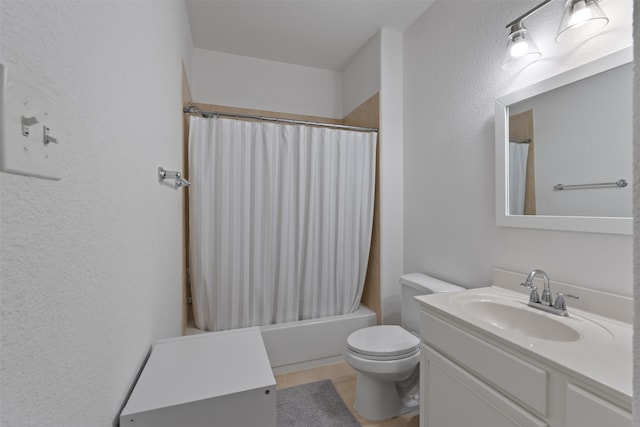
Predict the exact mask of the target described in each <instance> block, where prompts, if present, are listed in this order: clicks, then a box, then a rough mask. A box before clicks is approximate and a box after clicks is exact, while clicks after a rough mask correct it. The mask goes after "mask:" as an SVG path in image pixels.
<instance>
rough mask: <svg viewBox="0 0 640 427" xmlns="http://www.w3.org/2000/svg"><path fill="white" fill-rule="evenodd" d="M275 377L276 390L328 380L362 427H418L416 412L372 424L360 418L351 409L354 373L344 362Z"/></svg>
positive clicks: (353, 398)
mask: <svg viewBox="0 0 640 427" xmlns="http://www.w3.org/2000/svg"><path fill="white" fill-rule="evenodd" d="M275 377H276V383H277V387H278V389H281V388H287V387H292V386H295V385H300V384H305V383H311V382H314V381H320V380H325V379H330V380H331V381H332V382H333V385H334V386H335V387H336V389H337V390H338V393H339V394H340V397H342V400H343V401H344V403H345V404H346V405H347V407H349V409H350V410H351V412H352V413H353V415H355V417H356V418H357V419H358V421H359V422H360V424H362V427H418V425H419V419H418V411H415V412H410V413H408V414H405V415H401V416H399V417H396V418H392V419H390V420H387V421H381V422H372V421H368V420H365V419H363V418H362V417H360V415H358V413H357V412H356V411H355V410H354V409H353V402H354V401H355V393H356V371H355V370H354V369H353V368H351V366H349V365H348V364H347V363H346V362H340V363H335V364H331V365H323V366H319V367H317V368H311V369H305V370H302V371H295V372H288V373H286V374H279V375H276V376H275Z"/></svg>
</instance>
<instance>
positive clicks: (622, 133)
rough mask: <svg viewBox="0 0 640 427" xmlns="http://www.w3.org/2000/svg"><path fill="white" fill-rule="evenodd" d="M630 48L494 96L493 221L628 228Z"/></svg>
mask: <svg viewBox="0 0 640 427" xmlns="http://www.w3.org/2000/svg"><path fill="white" fill-rule="evenodd" d="M632 61H633V53H632V49H631V48H628V49H624V50H621V51H619V52H616V53H614V54H611V55H609V56H606V57H604V58H601V59H599V60H597V61H593V62H591V63H589V64H586V65H583V66H581V67H578V68H575V69H572V70H569V71H567V72H565V73H562V74H560V75H557V76H554V77H552V78H550V79H547V80H544V81H541V82H539V83H536V84H535V85H532V86H529V87H526V88H524V89H521V90H519V91H517V92H514V93H511V94H509V95H506V96H503V97H501V98H499V99H497V100H496V223H497V225H499V226H510V227H525V228H543V229H553V230H569V231H586V232H599V233H615V234H631V233H632V220H631V216H632V194H633V191H632V183H633V179H632V127H633V119H632V102H633V101H632V92H633V91H632V87H633V84H632V78H633V70H632Z"/></svg>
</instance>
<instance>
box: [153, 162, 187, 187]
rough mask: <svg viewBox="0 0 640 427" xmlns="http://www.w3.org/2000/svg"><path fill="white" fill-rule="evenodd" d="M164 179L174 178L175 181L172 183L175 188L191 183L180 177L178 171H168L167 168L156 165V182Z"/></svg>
mask: <svg viewBox="0 0 640 427" xmlns="http://www.w3.org/2000/svg"><path fill="white" fill-rule="evenodd" d="M165 179H173V180H175V183H174V186H175V188H180V187H188V186H190V185H191V183H190V182H189V181H187V180H186V179H184V178H183V177H182V174H181V173H180V172H178V171H168V170H165V169H164V168H163V167H162V166H158V182H162V181H164V180H165Z"/></svg>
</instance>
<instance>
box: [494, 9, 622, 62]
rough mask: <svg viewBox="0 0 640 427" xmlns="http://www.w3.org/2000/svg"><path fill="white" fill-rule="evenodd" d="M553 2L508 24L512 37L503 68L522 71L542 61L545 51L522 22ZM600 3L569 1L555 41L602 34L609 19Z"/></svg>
mask: <svg viewBox="0 0 640 427" xmlns="http://www.w3.org/2000/svg"><path fill="white" fill-rule="evenodd" d="M551 1H552V0H544V1H543V2H542V3H540V4H538V5H537V6H536V7H534V8H533V9H531V10H529V11H527V12H525V13H524V14H522V15H520V16H519V17H517V18H516V19H514V20H513V21H511V22H510V23H508V24H507V26H506V28H507V29H508V30H509V36H508V37H507V48H506V52H505V55H504V62H503V64H502V68H504V69H513V68H523V67H524V66H526V65H529V64H530V63H531V62H533V61H536V60H538V59H540V57H541V56H542V52H540V49H538V46H536V44H535V42H534V41H533V39H532V38H531V35H530V34H529V32H528V31H527V29H526V28H525V26H524V23H523V21H524V19H525V18H527V17H528V16H530V15H531V14H533V13H534V12H536V11H537V10H539V9H540V8H542V7H543V6H546V5H547V4H548V3H550V2H551ZM598 1H599V0H566V3H565V6H564V12H563V14H562V20H561V21H560V28H559V29H558V34H557V35H556V41H557V42H559V43H562V42H566V41H575V40H578V39H580V38H583V37H587V36H589V35H592V34H595V33H596V32H598V31H601V30H602V29H603V28H604V27H605V26H606V25H607V24H608V23H609V18H607V17H606V15H605V14H604V13H603V12H602V9H600V6H598Z"/></svg>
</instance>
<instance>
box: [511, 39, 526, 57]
mask: <svg viewBox="0 0 640 427" xmlns="http://www.w3.org/2000/svg"><path fill="white" fill-rule="evenodd" d="M528 51H529V43H527V41H526V40H525V39H520V40H514V41H513V44H512V45H511V49H510V52H509V53H510V54H511V57H512V58H517V57H519V56H522V55H524V54H525V53H527V52H528Z"/></svg>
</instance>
